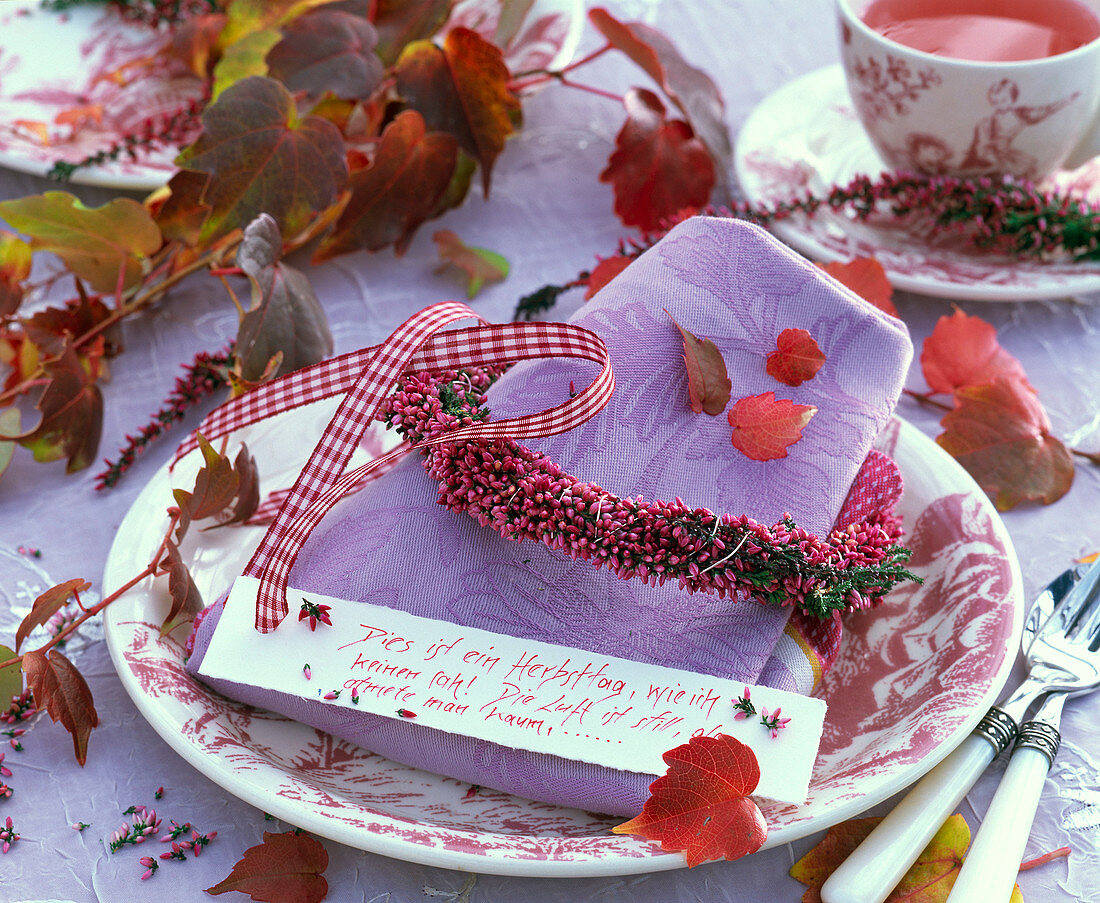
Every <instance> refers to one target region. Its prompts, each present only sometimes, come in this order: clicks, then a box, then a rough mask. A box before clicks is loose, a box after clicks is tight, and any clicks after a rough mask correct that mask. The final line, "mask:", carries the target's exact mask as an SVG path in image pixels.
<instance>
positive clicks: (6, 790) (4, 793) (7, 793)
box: [0, 781, 12, 800]
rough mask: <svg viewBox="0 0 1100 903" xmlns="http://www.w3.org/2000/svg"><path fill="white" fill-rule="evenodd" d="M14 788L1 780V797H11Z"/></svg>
mask: <svg viewBox="0 0 1100 903" xmlns="http://www.w3.org/2000/svg"><path fill="white" fill-rule="evenodd" d="M11 795H12V789H11V787H9V786H8V785H7V784H5V783H4V782H3V781H0V799H5V800H6V799H11Z"/></svg>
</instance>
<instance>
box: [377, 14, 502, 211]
mask: <svg viewBox="0 0 1100 903" xmlns="http://www.w3.org/2000/svg"><path fill="white" fill-rule="evenodd" d="M394 73H395V75H396V77H397V91H398V93H399V94H400V95H401V97H402V98H404V100H405V102H406V103H408V104H409V106H411V107H413V108H414V109H416V110H417V111H418V112H419V113H420V114H421V115H422V116H423V117H424V123H425V125H426V127H427V128H428V130H430V131H435V132H446V133H448V134H451V135H453V136H454V137H455V139H456V140H457V141H458V145H459V147H461V148H462V149H463V150H464V151H466V152H467V153H468V154H470V155H471V156H472V157H474V158H475V159H477V161H478V162H479V163H480V164H481V184H482V191H483V192H484V194H485V196H486V197H488V196H489V183H490V178H491V174H492V169H493V163H494V161H495V160H496V158H497V157H498V156H499V155H500V152H501V151H502V150H504V141H505V139H506V138H507V137H508V136H509V135H510V134H511V133H512V132H513V131H514V126H515V122H516V121H517V120H518V118H519V114H520V104H519V99H518V98H517V97H516V95H515V94H513V93H512V91H511V90H509V88H508V81H509V78H510V75H509V73H508V67H507V66H506V65H505V64H504V57H503V54H502V53H501V51H500V49H499V48H498V47H495V46H494V45H492V44H490V43H489V42H488V41H486V40H485V39H484V38H483V37H481V36H480V35H479V34H478V33H477V32H476V31H472V30H471V29H469V28H452V29H451V30H450V31H449V32H447V36H446V37H445V38H444V39H443V46H442V47H438V46H436V45H435V44H433V43H431V42H430V41H416V42H414V43H412V44H410V45H409V46H407V47H406V48H405V50H404V51H403V52H402V54H401V57H400V58H399V59H398V61H397V66H396V67H395V69H394Z"/></svg>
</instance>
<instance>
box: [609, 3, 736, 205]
mask: <svg viewBox="0 0 1100 903" xmlns="http://www.w3.org/2000/svg"><path fill="white" fill-rule="evenodd" d="M588 19H589V21H590V22H591V23H592V24H593V25H594V26H595V27H596V28H597V29H598V30H599V31H600V33H601V34H603V36H604V37H605V38H607V40H608V41H609V42H610V44H611V45H612V46H613V47H615V48H617V49H618V50H621V51H622V52H623V53H625V54H626V55H627V56H628V57H629V58H630V59H631V60H633V61H634V62H635V63H636V64H637V65H638V66H640V67H641V68H642V69H643V70H644V71H645V73H646V74H647V75H649V77H650V78H652V79H653V80H654V81H655V82H656V83H657V84H658V85H659V86H660V88H661V90H662V91H664V93H665V95H666V96H667V97H668V99H669V100H671V101H672V103H673V104H674V105H675V106H676V108H677V109H678V110H679V111H680V112H681V113H683V115H684V118H685V119H687V121H688V123H689V124H690V125H691V128H692V131H693V132H694V133H695V135H696V136H697V137H698V138H699V140H700V141H702V142H703V144H704V145H705V146H706V148H707V150H708V151H709V152H710V156H711V158H712V159H713V161H714V169H715V175H716V179H717V183H718V185H719V187H720V188H722V190H723V192H724V193H727V194H728V185H727V173H729V172H730V168H731V158H732V153H733V149H732V147H731V146H730V138H729V130H728V129H727V128H726V123H725V104H724V103H723V101H722V94H721V92H720V91H719V90H718V86H717V85H715V83H714V82H713V81H712V80H711V78H710V76H709V75H707V74H706V73H705V72H703V71H702V70H701V69H696V68H695V67H694V66H692V65H690V64H689V63H688V62H687V61H686V60H685V59H684V57H683V55H682V54H681V53H680V51H679V50H677V49H676V47H675V46H673V44H672V42H671V41H669V39H668V38H667V37H665V36H664V35H663V34H661V32H659V31H658V30H657V29H655V28H653V27H652V26H649V25H646V24H645V23H644V22H620V21H619V20H617V19H616V18H615V17H614V16H612V15H611V14H610V13H609V12H608V11H607V10H606V9H601V8H596V9H592V10H589V12H588Z"/></svg>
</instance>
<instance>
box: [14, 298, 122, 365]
mask: <svg viewBox="0 0 1100 903" xmlns="http://www.w3.org/2000/svg"><path fill="white" fill-rule="evenodd" d="M110 316H111V309H110V308H109V307H108V306H107V305H106V304H104V303H103V300H102V299H101V298H100V297H98V296H97V295H80V296H79V297H76V298H73V299H71V300H69V301H66V302H65V306H64V307H46V308H44V309H42V310H40V311H38V312H37V313H36V314H34V316H32V317H27V318H26V319H24V320H23V321H22V322H23V331H24V333H26V335H27V338H29V339H30V340H31V341H32V342H34V344H35V345H37V346H38V349H39V351H41V352H44V353H45V354H46V355H55V356H56V355H59V354H61V352H62V351H63V350H64V349H65V344H66V342H68V341H69V340H71V339H76V338H78V337H80V336H82V335H84V334H85V333H86V332H88V331H89V330H91V329H94V328H95V327H97V326H99V325H100V324H101V323H102V322H103V321H104V320H106V319H108V318H109V317H110ZM100 335H102V336H103V337H104V346H103V353H104V354H105V355H107V356H108V357H113V356H114V355H115V354H117V353H118V352H119V351H120V350H121V349H120V348H119V346H118V339H117V330H115V329H113V328H111V327H107V328H106V329H104V330H103V331H102V332H101V333H100ZM108 336H110V338H111V341H110V342H108V341H107V337H108Z"/></svg>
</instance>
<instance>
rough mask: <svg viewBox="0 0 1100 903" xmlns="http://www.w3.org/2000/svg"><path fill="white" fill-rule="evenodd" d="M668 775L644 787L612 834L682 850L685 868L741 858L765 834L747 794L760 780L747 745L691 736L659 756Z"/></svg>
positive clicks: (761, 818)
mask: <svg viewBox="0 0 1100 903" xmlns="http://www.w3.org/2000/svg"><path fill="white" fill-rule="evenodd" d="M664 760H665V762H667V763H668V766H669V769H668V772H667V773H666V774H665V775H663V776H662V777H659V778H657V780H656V781H654V782H653V783H652V784H650V786H649V794H650V795H649V799H647V800H646V802H645V805H644V806H643V807H642V812H641V814H640V815H638V816H636V817H635V818H632V819H631V820H630V821H628V822H625V823H623V824H621V825H616V826H615V827H614V828H612V829H611V830H612V831H613V832H614V833H616V834H640V835H641V836H642V837H646V838H648V839H649V840H656V841H660V844H661V849H663V850H675V851H682V852H683V853H684V854H685V856H686V857H687V864H688V866H689V867H691V866H696V865H698V864H699V863H701V862H708V861H710V860H712V859H740V858H741V857H742V856H746V855H748V854H749V853H754V852H756V851H757V850H758V849H760V846H761V845H762V844H763V843H764V840H765V839H766V838H767V836H768V825H767V823H766V822H765V821H764V816H763V815H761V814H760V809H759V808H758V807H757V805H756V803H755V802H753V801H752V800H751V799H749V796H748V795H749V794H750V793H752V792H753V790H755V789H756V785H757V784H758V783H759V782H760V764H759V763H758V762H757V761H756V756H755V755H754V754H753V751H752V749H751V748H750V747H748V746H746V745H745V744H744V743H742V742H741V741H740V740H736V739H734V738H733V737H728V736H725V735H719V736H717V737H692V738H691V740H689V741H688V742H687V743H685V744H684V745H683V746H677V747H676V748H675V749H672V750H669V751H668V752H666V753H665V754H664Z"/></svg>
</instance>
